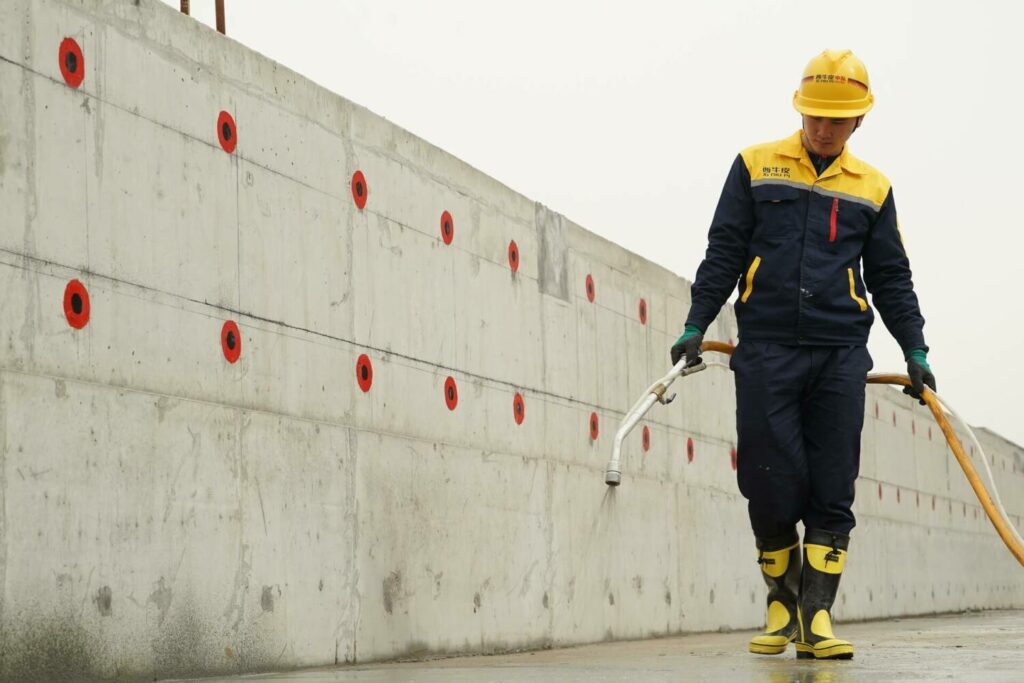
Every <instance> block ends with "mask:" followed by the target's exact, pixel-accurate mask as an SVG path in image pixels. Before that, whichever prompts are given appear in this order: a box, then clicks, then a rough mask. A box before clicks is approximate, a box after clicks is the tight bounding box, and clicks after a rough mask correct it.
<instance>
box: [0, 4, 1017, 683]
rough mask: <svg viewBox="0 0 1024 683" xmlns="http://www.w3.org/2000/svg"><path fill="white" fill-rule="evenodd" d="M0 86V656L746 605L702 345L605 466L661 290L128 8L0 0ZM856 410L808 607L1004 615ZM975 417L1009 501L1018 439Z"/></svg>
mask: <svg viewBox="0 0 1024 683" xmlns="http://www.w3.org/2000/svg"><path fill="white" fill-rule="evenodd" d="M65 37H72V38H74V39H75V40H76V41H77V43H78V44H79V45H80V46H81V49H82V53H83V57H84V80H83V82H82V83H81V85H80V87H78V88H73V87H70V86H69V85H68V84H67V83H66V82H65V79H64V77H63V76H62V73H61V70H60V68H59V63H58V49H59V46H60V44H61V42H62V40H63V39H64V38H65ZM0 94H2V97H0V206H2V207H3V211H2V213H0V292H2V293H3V296H0V321H2V322H0V454H2V458H3V463H2V468H0V495H2V496H3V516H2V519H0V536H2V543H0V552H2V556H0V583H2V602H0V628H2V635H0V638H2V643H0V645H2V652H3V656H2V660H0V675H2V676H3V677H4V679H5V680H84V679H89V678H96V679H117V680H133V679H139V680H141V679H143V678H145V679H147V680H149V679H151V678H152V677H153V676H160V677H165V676H183V675H188V674H205V673H214V672H235V671H255V670H266V669H284V668H288V667H298V666H308V665H321V664H333V663H335V662H354V661H366V660H371V659H379V658H390V657H399V656H409V655H418V654H424V653H450V652H469V651H493V650H508V649H515V648H527V647H544V646H550V645H563V644H570V643H582V642H588V641H596V640H601V639H611V638H640V637H647V636H655V635H664V634H670V633H677V632H681V631H694V630H706V629H719V628H741V627H753V626H757V625H759V623H760V622H761V619H762V617H763V613H762V608H761V605H762V603H763V595H764V589H763V587H762V586H761V585H760V583H759V579H758V572H757V565H756V564H755V563H754V552H753V549H752V539H751V536H750V533H749V530H748V526H747V520H746V512H745V505H744V502H743V500H742V499H741V497H740V496H739V495H738V492H737V490H736V484H735V480H734V471H733V459H732V457H731V452H732V447H733V443H734V403H733V399H732V379H731V376H730V374H729V372H728V371H727V370H725V369H723V368H721V367H715V368H711V369H709V370H708V371H706V372H704V373H702V374H700V375H698V376H697V377H695V378H692V379H689V380H686V382H685V383H684V384H683V385H682V386H680V392H681V395H680V398H679V400H678V401H677V402H676V403H674V404H673V405H672V406H671V408H669V409H664V408H660V407H659V408H657V409H656V410H655V411H653V412H652V413H651V414H650V416H649V417H650V419H649V420H647V421H646V422H645V426H646V427H647V428H648V429H649V433H650V450H649V451H647V452H643V451H642V449H641V431H640V430H639V429H638V430H637V431H636V432H635V433H634V435H633V436H632V437H631V439H630V441H629V444H628V448H627V453H626V461H625V471H624V485H623V486H622V487H621V488H620V489H619V490H614V491H613V490H609V489H607V488H606V487H605V485H604V483H603V476H602V475H603V467H604V464H605V461H606V459H607V457H608V455H609V449H610V447H611V436H612V434H613V433H614V431H615V429H616V426H617V423H618V420H619V419H620V418H621V416H622V414H623V412H624V410H625V409H627V408H628V407H629V404H630V403H631V402H632V401H633V400H634V399H635V398H636V396H637V395H638V394H639V392H640V391H641V390H642V389H643V388H644V387H645V386H646V384H647V383H648V382H649V381H650V380H651V379H652V378H653V377H655V376H656V375H658V374H660V373H661V372H662V371H663V370H664V369H665V367H666V357H667V349H668V347H669V345H670V343H671V341H672V340H673V339H674V338H675V336H676V334H677V333H678V332H679V330H680V329H681V327H682V322H683V318H684V315H685V312H686V310H687V307H688V304H689V300H688V284H687V282H686V281H684V280H683V279H681V278H678V277H676V276H675V275H673V274H671V273H669V272H666V271H665V270H664V269H662V268H659V267H657V266H655V265H653V264H651V263H648V262H645V261H643V260H642V259H640V258H638V257H636V256H635V255H633V254H630V253H628V252H626V251H624V250H623V249H621V248H619V247H617V246H615V245H614V244H611V243H608V242H606V241H604V240H602V239H600V238H598V237H596V236H595V235H592V234H590V233H588V232H586V231H585V230H584V229H583V228H581V227H579V226H576V225H574V224H572V223H571V222H570V221H568V220H567V219H565V218H564V217H562V216H560V215H558V214H556V213H553V212H551V211H549V210H548V209H546V208H544V207H543V206H540V205H538V204H536V203H534V202H532V201H530V200H529V199H527V198H526V197H523V196H520V195H518V194H516V193H515V192H512V191H511V190H509V189H508V188H506V187H504V186H502V185H501V184H500V183H498V182H497V181H495V180H493V179H491V178H488V177H487V176H485V175H483V174H482V173H480V172H478V171H476V170H474V169H472V168H470V167H468V166H467V165H466V164H464V163H462V162H460V161H459V160H458V159H455V158H452V157H451V156H450V155H448V154H446V153H444V152H443V151H441V150H439V149H437V148H435V147H432V146H431V145H429V144H427V143H425V142H424V141H422V140H420V139H418V138H416V137H415V136H413V135H411V134H410V133H408V132H406V131H404V130H401V129H400V128H398V127H396V126H394V125H392V124H390V123H388V122H387V121H385V120H384V119H383V118H381V117H379V116H377V115H374V114H372V113H370V112H368V111H367V110H365V109H363V108H361V107H359V106H357V105H355V104H352V103H350V102H348V101H346V100H344V99H342V98H341V97H338V96H336V95H333V94H331V93H329V92H326V91H325V90H323V89H322V88H319V87H317V86H316V85H314V84H313V83H310V82H309V81H307V80H305V79H303V78H302V77H300V76H298V75H296V74H294V73H292V72H290V71H288V70H286V69H284V68H282V67H280V66H278V65H276V64H274V63H272V62H270V61H269V60H267V59H265V58H263V57H261V56H260V55H258V54H256V53H254V52H252V51H250V50H248V49H246V48H244V47H242V46H240V45H238V44H236V43H234V42H232V41H231V40H229V39H225V38H223V37H221V36H219V35H218V34H216V33H214V32H213V31H211V30H209V29H208V28H206V27H204V26H202V25H200V24H198V23H196V22H194V21H191V20H189V19H187V18H185V17H183V16H180V15H179V14H178V13H177V12H175V11H174V10H173V9H171V8H168V7H167V6H165V5H163V4H161V3H158V2H154V1H153V0H141V1H139V0H135V1H134V2H132V1H128V0H125V1H121V2H114V1H111V0H107V1H102V0H77V1H74V2H72V1H64V2H58V1H57V0H5V2H4V3H3V4H2V6H0ZM222 110H225V111H228V112H229V113H231V114H232V116H233V117H234V120H235V121H236V122H237V136H236V138H235V140H236V141H237V147H236V148H235V150H234V151H233V153H227V152H225V151H224V149H222V147H221V144H220V142H219V141H218V137H217V120H218V114H219V113H220V112H221V111H222ZM357 170H360V171H362V173H363V174H365V178H366V181H367V183H368V188H369V192H368V202H367V203H366V206H365V208H363V209H359V208H358V207H357V206H356V204H355V201H354V197H353V194H352V190H351V179H352V176H353V173H355V172H356V171H357ZM443 211H449V212H450V213H451V215H452V217H453V221H454V239H453V241H452V243H451V244H450V245H446V244H445V243H444V241H443V240H442V238H441V230H440V221H441V215H442V212H443ZM512 240H514V241H515V242H516V243H517V245H518V249H519V254H520V265H519V268H518V272H513V271H512V268H511V267H510V262H509V259H508V247H509V243H510V241H512ZM588 274H589V275H591V276H592V278H593V281H594V283H595V297H594V300H593V302H591V301H590V300H589V298H588V296H587V292H586V288H585V281H586V277H587V275H588ZM72 279H78V280H80V281H81V282H82V283H83V284H84V285H85V287H87V289H88V294H89V299H90V304H91V311H90V319H89V322H88V324H87V325H86V326H85V327H84V328H82V329H74V328H72V327H71V326H70V325H69V322H68V319H67V317H66V315H65V312H64V307H63V300H64V296H65V288H66V286H67V284H68V283H69V281H71V280H72ZM641 299H643V300H645V302H646V307H647V317H646V321H645V322H641V320H640V315H639V305H640V300H641ZM227 320H233V321H235V322H237V324H238V326H239V328H240V334H241V342H242V351H241V357H240V358H239V359H238V361H237V362H236V363H229V362H228V361H227V360H226V359H225V355H224V353H223V351H222V347H221V332H222V325H223V324H224V322H225V321H227ZM708 338H712V339H723V340H724V339H730V338H733V339H734V338H735V322H734V319H733V317H732V313H731V311H728V310H727V311H724V312H723V315H722V317H721V318H720V319H719V320H718V321H716V323H715V324H714V326H713V327H712V329H711V330H710V332H709V334H708ZM362 354H366V355H367V357H368V358H369V360H370V362H371V363H372V366H373V378H372V387H371V388H370V390H369V391H368V392H364V391H362V390H361V389H360V388H359V386H358V384H357V376H356V367H357V366H356V364H357V359H358V358H359V357H360V356H361V355H362ZM449 376H451V377H452V378H453V379H454V380H455V382H456V383H457V387H458V404H457V406H456V407H455V409H454V410H449V409H448V407H447V406H446V402H445V398H444V394H443V392H444V386H445V381H446V378H447V377H449ZM517 393H519V394H520V395H521V396H522V397H523V399H524V405H525V419H524V420H523V422H522V424H521V425H520V424H517V422H516V421H515V419H514V413H513V398H514V396H515V395H516V394H517ZM867 409H868V414H869V415H868V417H869V419H868V420H867V426H866V428H865V431H864V447H865V448H864V458H863V460H864V462H863V476H862V478H861V480H860V482H859V485H858V500H857V512H858V515H859V519H860V524H859V527H858V529H857V532H856V537H855V540H854V544H853V547H852V551H851V554H850V560H849V572H848V577H847V579H846V580H845V581H844V584H843V589H842V594H841V597H840V600H839V603H838V606H837V608H836V611H837V613H838V616H839V618H840V619H844V618H845V619H864V618H874V617H885V616H892V615H902V614H917V613H929V612H939V611H947V610H960V609H966V608H990V607H1011V606H1016V607H1021V606H1024V583H1022V581H1021V579H1020V576H1021V574H1020V571H1019V567H1017V565H1016V563H1015V562H1014V561H1013V559H1012V558H1011V557H1010V556H1009V554H1008V553H1007V552H1006V551H1005V550H1004V548H1003V547H1002V545H1001V543H1000V541H999V539H998V538H997V537H996V536H995V534H994V533H993V531H992V529H991V527H990V525H989V523H988V522H987V521H986V519H985V518H984V515H983V514H981V512H980V509H979V506H978V504H977V501H976V500H975V498H974V497H973V495H972V494H971V492H970V490H969V489H968V488H967V486H966V484H965V482H964V479H963V477H962V476H961V474H960V473H959V471H958V469H957V466H956V464H955V462H954V461H953V460H952V458H951V457H950V456H949V454H948V452H947V451H946V448H945V446H944V443H943V442H942V441H941V439H940V436H939V433H938V430H937V428H934V427H932V426H930V418H929V417H928V415H927V414H926V413H925V412H924V411H923V409H921V408H920V407H919V406H916V405H914V404H913V403H911V402H910V401H909V400H906V399H905V398H904V397H903V396H902V395H901V394H899V393H897V392H895V391H893V390H888V389H876V388H872V389H871V390H870V391H869V398H868V406H867ZM591 413H595V414H596V416H597V418H598V421H599V434H598V436H597V438H596V439H591V435H590V416H591ZM984 439H985V447H986V449H988V452H989V453H990V456H991V458H992V460H993V463H994V466H995V468H996V471H997V472H998V474H999V479H1000V485H1001V489H1002V495H1003V498H1004V500H1005V501H1006V502H1007V504H1008V505H1009V506H1010V508H1011V512H1012V513H1013V515H1014V520H1013V521H1014V522H1015V523H1016V524H1017V525H1020V521H1021V520H1020V516H1021V515H1022V514H1024V456H1022V454H1021V449H1020V448H1018V447H1016V446H1015V445H1013V444H1011V443H1007V442H1005V441H1003V440H1002V439H1000V438H999V437H998V436H997V435H994V434H989V433H986V434H985V435H984ZM688 442H692V448H688Z"/></svg>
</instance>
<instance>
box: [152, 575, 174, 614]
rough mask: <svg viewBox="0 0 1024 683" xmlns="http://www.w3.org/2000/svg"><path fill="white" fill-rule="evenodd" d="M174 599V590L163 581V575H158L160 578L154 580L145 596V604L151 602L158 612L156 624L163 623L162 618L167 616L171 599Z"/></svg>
mask: <svg viewBox="0 0 1024 683" xmlns="http://www.w3.org/2000/svg"><path fill="white" fill-rule="evenodd" d="M173 599H174V592H173V591H172V590H171V588H170V586H168V585H167V583H166V582H165V581H164V577H162V576H161V577H160V580H159V581H157V582H156V586H155V587H154V589H153V592H152V593H150V594H149V597H148V598H146V604H149V603H153V604H154V605H156V609H157V611H158V612H159V613H160V617H159V619H158V620H157V624H158V625H161V626H162V625H163V623H164V619H166V618H167V610H168V609H170V607H171V600H173Z"/></svg>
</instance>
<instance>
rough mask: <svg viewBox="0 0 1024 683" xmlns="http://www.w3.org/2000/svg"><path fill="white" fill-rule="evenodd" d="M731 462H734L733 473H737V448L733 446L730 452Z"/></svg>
mask: <svg viewBox="0 0 1024 683" xmlns="http://www.w3.org/2000/svg"><path fill="white" fill-rule="evenodd" d="M729 460H730V461H732V470H733V472H735V471H736V447H735V446H733V447H732V448H731V449H730V450H729Z"/></svg>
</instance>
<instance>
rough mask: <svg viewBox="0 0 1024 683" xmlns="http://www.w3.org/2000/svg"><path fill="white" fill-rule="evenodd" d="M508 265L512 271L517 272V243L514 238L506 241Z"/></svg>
mask: <svg viewBox="0 0 1024 683" xmlns="http://www.w3.org/2000/svg"><path fill="white" fill-rule="evenodd" d="M508 267H509V268H511V269H512V272H513V273H517V272H519V245H518V244H516V241H515V240H512V241H511V242H509V243H508Z"/></svg>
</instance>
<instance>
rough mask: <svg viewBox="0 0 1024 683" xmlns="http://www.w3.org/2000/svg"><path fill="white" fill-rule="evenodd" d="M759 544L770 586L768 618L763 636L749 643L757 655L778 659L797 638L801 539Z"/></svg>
mask: <svg viewBox="0 0 1024 683" xmlns="http://www.w3.org/2000/svg"><path fill="white" fill-rule="evenodd" d="M756 540H757V550H758V557H757V563H758V564H759V565H761V576H763V577H764V582H765V583H766V584H767V585H768V616H767V618H766V619H765V623H766V625H765V629H764V633H762V634H761V635H758V636H754V638H753V639H752V640H751V641H750V651H751V652H753V653H754V654H758V655H778V654H782V653H783V652H785V651H786V646H787V645H789V643H790V642H791V641H792V640H793V639H794V638H796V636H797V632H798V631H799V622H798V620H797V592H798V591H799V590H800V537H799V536H797V534H796V531H795V530H794V531H793V533H792V534H787V535H786V536H781V537H778V538H771V539H761V538H758V539H756Z"/></svg>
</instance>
